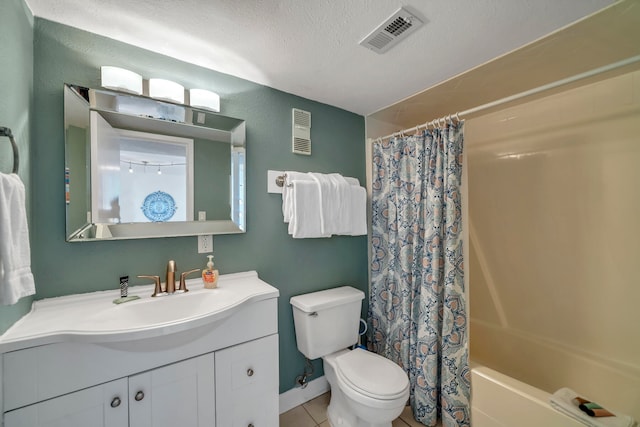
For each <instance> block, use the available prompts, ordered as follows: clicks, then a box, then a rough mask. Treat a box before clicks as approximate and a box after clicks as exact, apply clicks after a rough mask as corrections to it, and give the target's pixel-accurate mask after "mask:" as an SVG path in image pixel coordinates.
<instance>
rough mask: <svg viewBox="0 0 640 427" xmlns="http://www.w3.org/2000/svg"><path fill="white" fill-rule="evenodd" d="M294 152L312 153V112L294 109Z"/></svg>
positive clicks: (292, 133) (292, 123)
mask: <svg viewBox="0 0 640 427" xmlns="http://www.w3.org/2000/svg"><path fill="white" fill-rule="evenodd" d="M291 125H292V129H291V137H292V147H291V148H292V150H291V151H292V152H293V153H295V154H306V155H307V156H310V155H311V113H310V112H308V111H304V110H298V109H297V108H294V109H293V114H292V120H291Z"/></svg>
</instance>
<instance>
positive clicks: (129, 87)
mask: <svg viewBox="0 0 640 427" xmlns="http://www.w3.org/2000/svg"><path fill="white" fill-rule="evenodd" d="M100 75H101V85H102V87H104V88H107V89H112V90H117V91H121V92H127V93H133V94H135V95H142V96H149V97H151V98H156V99H159V100H162V101H169V102H173V103H177V104H185V94H186V91H185V88H184V86H182V85H180V84H178V83H176V82H174V81H171V80H166V79H158V78H150V79H149V80H148V81H147V82H148V85H146V86H147V87H145V84H144V82H145V79H143V78H142V76H141V75H140V74H137V73H134V72H133V71H130V70H127V69H124V68H120V67H113V66H110V65H105V66H102V67H101V68H100ZM188 95H189V99H188V102H187V103H188V105H191V106H192V107H194V108H201V109H205V110H209V111H213V112H215V113H219V112H220V95H218V94H217V93H215V92H211V91H209V90H206V89H189V94H188Z"/></svg>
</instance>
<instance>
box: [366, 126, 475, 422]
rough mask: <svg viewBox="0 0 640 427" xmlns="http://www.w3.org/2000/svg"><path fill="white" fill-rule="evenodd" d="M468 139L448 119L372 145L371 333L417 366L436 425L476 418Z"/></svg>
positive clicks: (412, 375) (383, 347) (417, 412)
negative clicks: (466, 260) (467, 281)
mask: <svg viewBox="0 0 640 427" xmlns="http://www.w3.org/2000/svg"><path fill="white" fill-rule="evenodd" d="M462 144H463V124H462V123H449V124H447V125H445V126H444V127H442V128H440V129H435V130H432V131H431V130H427V131H424V132H423V133H422V134H419V135H412V136H402V137H396V138H392V139H391V140H389V141H383V142H374V145H373V194H372V208H373V219H372V264H371V289H370V291H371V292H370V301H369V322H370V325H371V335H370V340H371V343H372V345H373V350H374V351H375V352H376V353H378V354H381V355H383V356H385V357H387V358H389V359H391V360H393V361H395V362H396V363H398V364H399V365H400V366H401V367H402V368H403V369H404V370H405V371H406V372H407V374H408V375H409V381H410V384H411V397H410V401H411V406H412V408H413V414H414V417H415V418H416V420H418V421H420V422H421V423H423V424H424V425H427V426H435V425H436V423H437V422H438V420H439V419H442V425H443V426H444V427H452V426H470V425H471V410H470V394H471V372H470V370H469V363H468V319H467V313H466V298H465V293H464V270H463V256H462V253H463V252H462V247H463V246H462V234H461V233H462V208H461V192H460V185H461V177H462Z"/></svg>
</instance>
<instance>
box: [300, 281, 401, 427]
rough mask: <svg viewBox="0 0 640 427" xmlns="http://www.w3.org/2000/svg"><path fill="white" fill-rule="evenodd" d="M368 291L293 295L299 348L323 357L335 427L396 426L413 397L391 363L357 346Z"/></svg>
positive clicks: (308, 354) (344, 288)
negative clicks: (408, 400)
mask: <svg viewBox="0 0 640 427" xmlns="http://www.w3.org/2000/svg"><path fill="white" fill-rule="evenodd" d="M363 299H364V292H362V291H360V290H358V289H355V288H352V287H351V286H342V287H339V288H333V289H328V290H325V291H319V292H313V293H309V294H304V295H298V296H295V297H292V298H291V300H290V303H291V305H292V306H293V321H294V325H295V331H296V342H297V345H298V350H300V352H301V353H302V354H304V355H305V356H306V357H307V358H308V359H317V358H318V357H322V361H323V367H324V374H325V377H326V378H327V381H328V382H329V386H330V387H331V401H330V402H329V407H328V408H327V417H328V418H329V423H330V424H331V426H332V427H391V421H393V420H394V419H396V418H397V417H398V416H399V415H400V413H401V412H402V410H403V408H404V406H405V404H406V403H407V399H408V398H409V379H408V378H407V375H406V373H405V372H404V371H403V370H402V368H400V367H399V366H398V365H396V364H395V363H393V362H392V361H390V360H388V359H386V358H384V357H382V356H380V355H377V354H375V353H371V352H369V351H366V350H363V349H361V348H356V349H354V350H350V349H349V348H350V347H352V346H353V345H354V344H356V343H357V341H358V326H359V322H360V306H361V301H362V300H363Z"/></svg>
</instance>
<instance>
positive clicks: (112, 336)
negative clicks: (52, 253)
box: [0, 271, 279, 353]
mask: <svg viewBox="0 0 640 427" xmlns="http://www.w3.org/2000/svg"><path fill="white" fill-rule="evenodd" d="M153 288H154V285H149V286H133V287H130V288H129V295H130V296H131V295H137V296H139V297H140V299H138V300H135V301H130V302H126V303H122V304H114V303H113V300H114V299H116V298H118V297H120V290H119V289H118V290H113V291H101V292H92V293H86V294H77V295H69V296H64V297H57V298H47V299H43V300H40V301H36V302H34V303H33V306H32V309H31V312H29V313H28V314H27V315H25V316H24V317H23V318H22V319H20V320H19V321H18V322H16V323H15V324H14V325H13V326H12V327H11V328H9V330H7V331H6V332H5V333H4V334H3V335H2V336H1V337H0V353H6V352H8V351H14V350H19V349H22V348H27V347H33V346H36V345H44V344H52V343H57V342H86V343H104V342H117V341H130V340H135V339H145V338H151V337H157V336H162V335H168V334H171V333H176V332H181V331H185V330H187V329H191V328H195V327H198V326H202V325H206V324H213V323H215V322H218V321H220V320H222V319H224V318H226V317H228V316H230V315H231V314H233V313H235V312H236V311H237V310H238V309H239V308H240V307H242V306H243V305H245V304H246V303H249V302H257V301H261V300H265V299H269V298H276V297H278V296H279V291H278V289H276V288H274V287H273V286H271V285H269V284H267V283H265V282H263V281H262V280H260V278H259V277H258V274H257V273H256V272H255V271H248V272H243V273H234V274H225V275H221V276H220V278H219V279H218V287H217V288H216V289H205V288H204V286H203V284H202V280H201V279H191V280H187V289H189V292H187V293H176V294H174V295H168V296H161V297H154V298H153V297H151V294H152V293H153Z"/></svg>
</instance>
